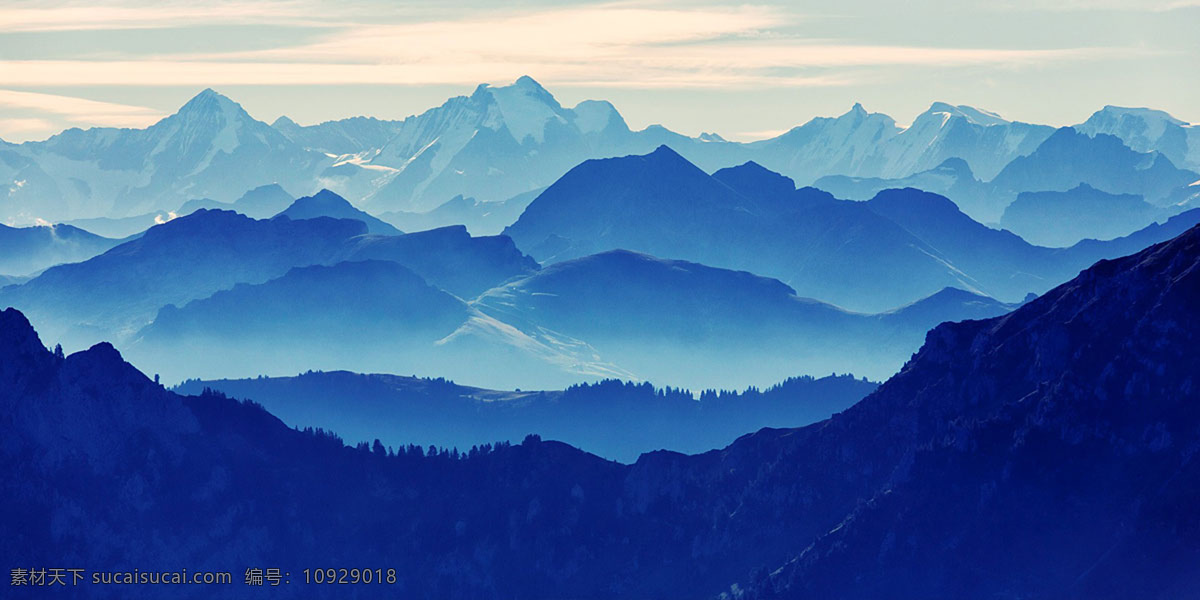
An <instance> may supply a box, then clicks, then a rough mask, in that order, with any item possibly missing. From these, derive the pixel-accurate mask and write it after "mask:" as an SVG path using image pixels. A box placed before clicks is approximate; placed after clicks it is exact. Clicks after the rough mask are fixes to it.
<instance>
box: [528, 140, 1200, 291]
mask: <svg viewBox="0 0 1200 600" xmlns="http://www.w3.org/2000/svg"><path fill="white" fill-rule="evenodd" d="M734 173H739V174H737V175H734ZM726 182H728V183H726ZM735 186H736V189H735ZM790 186H791V184H790V182H788V181H785V180H783V179H781V178H780V176H779V175H777V174H774V173H771V172H770V171H767V170H766V169H764V168H762V167H760V166H758V165H754V164H748V165H744V166H742V167H738V168H737V169H736V170H729V171H720V172H717V173H716V174H714V175H713V176H711V177H710V176H708V175H706V174H704V173H703V172H702V171H700V170H699V169H697V168H696V167H695V166H693V165H691V164H689V163H687V161H685V160H683V159H682V158H681V157H679V156H678V155H677V154H675V153H673V152H671V151H670V150H669V149H665V148H663V149H659V150H658V151H656V152H654V153H652V154H650V155H646V156H631V157H625V158H620V159H609V160H600V161H589V162H586V163H584V164H582V165H580V166H579V167H577V168H576V169H573V170H572V171H571V172H570V173H568V174H567V175H566V176H564V177H563V178H562V179H561V180H559V181H558V182H556V183H555V184H554V185H552V186H551V187H549V188H547V190H546V191H545V192H543V193H542V194H541V195H540V196H539V197H538V198H537V199H536V200H534V202H533V203H531V204H530V205H529V207H528V208H527V209H526V210H525V213H524V214H522V215H521V218H520V219H519V220H518V221H517V222H516V223H514V224H513V225H512V226H511V227H509V228H508V229H506V230H505V232H506V233H507V234H508V235H509V236H511V237H512V238H513V240H514V241H515V242H516V243H517V245H518V246H519V247H521V248H522V249H523V250H525V251H526V252H528V253H529V254H530V255H531V256H533V257H534V258H537V259H539V260H542V261H545V262H556V261H561V260H567V259H571V258H577V257H580V256H585V255H587V254H592V253H596V252H602V251H605V250H611V249H628V250H633V251H637V252H644V253H647V254H652V255H654V256H660V257H665V258H677V259H683V260H688V261H692V262H698V263H702V264H706V265H709V266H715V267H721V268H730V269H741V270H746V271H750V272H753V273H755V274H758V275H763V276H768V277H773V278H775V279H779V280H780V281H782V282H783V283H785V284H787V285H789V286H791V287H792V288H794V289H795V290H796V291H797V293H798V294H799V295H801V296H806V297H812V298H818V299H820V300H823V301H826V302H831V303H833V304H836V305H838V306H841V307H843V308H848V309H852V310H859V311H865V312H879V311H883V310H889V309H892V308H894V307H896V306H899V305H902V304H907V303H909V302H914V301H916V300H918V299H920V298H923V297H926V296H929V295H931V294H934V293H935V292H937V291H938V290H941V289H942V288H946V287H954V288H960V289H966V290H970V291H973V292H979V293H983V294H986V295H988V296H992V297H994V298H998V299H1000V300H1001V301H1005V302H1018V301H1020V300H1022V299H1023V298H1024V297H1025V296H1026V294H1028V293H1030V292H1033V293H1041V292H1044V291H1046V290H1048V289H1050V288H1051V287H1053V286H1054V285H1056V284H1057V283H1059V282H1062V281H1066V280H1067V279H1069V278H1070V277H1072V276H1073V275H1074V274H1075V273H1077V272H1078V271H1079V270H1080V269H1082V268H1084V267H1085V266H1087V265H1088V264H1091V263H1092V262H1094V261H1096V260H1098V259H1100V258H1110V257H1114V256H1120V255H1121V254H1122V253H1127V252H1132V251H1136V250H1138V249H1140V247H1144V245H1148V244H1150V243H1154V242H1157V241H1162V240H1163V239H1167V238H1169V237H1170V236H1169V235H1168V236H1166V237H1160V236H1159V234H1155V233H1150V234H1148V235H1147V236H1145V237H1142V238H1138V239H1139V240H1141V241H1142V242H1143V246H1139V247H1131V246H1130V245H1128V244H1126V243H1125V242H1117V241H1114V242H1113V243H1111V244H1109V245H1100V246H1090V245H1089V246H1085V247H1083V248H1079V249H1066V250H1056V249H1051V248H1040V247H1036V246H1033V245H1031V244H1029V243H1027V242H1025V241H1024V240H1022V239H1020V238H1019V237H1017V236H1016V235H1013V234H1011V233H1008V232H1003V231H999V230H995V229H990V228H988V227H985V226H983V225H981V224H979V223H978V222H976V221H973V220H972V219H971V218H970V217H968V216H967V215H965V214H963V213H962V212H961V211H960V210H959V209H958V207H957V206H955V204H954V203H953V202H951V201H949V200H947V199H946V198H944V197H941V196H937V195H935V194H928V193H925V192H921V191H919V190H911V189H910V190H892V191H886V192H881V193H880V194H879V195H878V196H879V197H878V198H877V200H872V201H871V202H866V203H863V202H852V201H839V200H835V199H834V198H833V197H832V196H829V195H828V194H825V193H823V192H820V191H817V190H813V189H811V188H806V189H801V190H791V191H790V192H788V191H787V190H788V188H789V187H790ZM1195 217H1196V215H1193V214H1188V215H1184V216H1182V217H1181V219H1180V220H1179V221H1178V222H1177V223H1176V225H1175V226H1173V228H1172V231H1174V232H1175V234H1178V233H1179V231H1181V229H1179V227H1184V228H1186V227H1187V226H1188V225H1189V223H1194V221H1191V219H1194V218H1195ZM1154 231H1157V230H1154ZM1160 233H1161V232H1160ZM901 274H902V275H901Z"/></svg>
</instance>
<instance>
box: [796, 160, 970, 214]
mask: <svg viewBox="0 0 1200 600" xmlns="http://www.w3.org/2000/svg"><path fill="white" fill-rule="evenodd" d="M813 187H816V188H819V189H822V190H825V191H827V192H829V193H831V194H833V195H834V196H836V197H838V198H842V199H844V200H870V199H871V198H874V197H875V195H876V194H878V193H879V192H882V191H884V190H889V189H903V188H914V189H918V190H922V191H926V192H933V193H935V194H938V195H941V196H945V197H947V198H950V199H952V200H954V204H956V205H957V206H958V207H959V209H961V210H962V211H963V212H964V213H966V214H968V215H970V216H971V217H972V218H973V219H976V220H978V221H980V222H989V221H988V218H989V217H991V218H994V216H993V214H992V213H993V212H994V211H993V210H992V207H991V206H990V202H989V199H988V189H987V186H986V185H985V184H984V183H983V182H981V181H979V180H978V179H976V178H975V174H974V173H973V172H972V171H971V167H970V165H968V164H967V162H966V161H964V160H963V159H961V158H948V159H946V160H945V162H943V163H942V164H940V165H938V166H936V167H934V168H932V169H930V170H928V171H921V172H919V173H913V174H912V175H909V176H908V177H901V178H897V179H887V178H883V177H849V176H846V175H826V176H825V177H822V178H820V179H818V180H816V181H815V182H814V183H813Z"/></svg>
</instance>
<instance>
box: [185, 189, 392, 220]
mask: <svg viewBox="0 0 1200 600" xmlns="http://www.w3.org/2000/svg"><path fill="white" fill-rule="evenodd" d="M294 200H295V199H294V198H293V197H292V195H291V194H289V193H287V190H284V189H283V188H282V187H280V186H279V184H277V183H271V184H267V185H261V186H258V187H256V188H254V189H252V190H249V191H247V192H246V193H245V194H242V196H241V197H240V198H238V199H237V200H234V201H233V202H217V201H216V200H209V199H207V198H206V199H202V200H188V201H187V202H185V203H184V204H183V206H180V207H179V210H177V211H175V216H176V217H182V216H186V215H190V214H192V213H194V212H196V211H197V210H200V209H201V208H205V209H209V210H215V209H219V210H232V211H234V212H238V213H241V214H243V215H246V216H247V217H250V218H252V219H269V218H271V217H273V216H275V215H277V214H279V213H281V212H283V211H284V210H286V209H287V208H288V207H289V206H291V205H292V202H293V201H294ZM343 211H344V209H343ZM344 212H346V213H347V214H350V211H344ZM364 214H365V213H364ZM325 216H333V215H325ZM172 218H174V217H172ZM335 218H340V217H335ZM345 218H353V217H349V216H347V217H345ZM358 220H360V221H363V222H366V221H365V220H364V219H358ZM368 225H369V224H368Z"/></svg>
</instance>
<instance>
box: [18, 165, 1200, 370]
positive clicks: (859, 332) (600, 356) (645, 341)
mask: <svg viewBox="0 0 1200 600" xmlns="http://www.w3.org/2000/svg"><path fill="white" fill-rule="evenodd" d="M282 193H283V192H282V191H281V190H280V189H279V188H278V187H266V188H259V189H258V190H256V191H255V192H254V193H252V194H249V195H247V196H246V197H247V198H250V197H264V198H269V202H268V203H275V202H279V203H281V202H282V201H283V200H284V198H285V196H281V195H280V194H282ZM239 202H242V201H241V200H239ZM293 217H294V218H293ZM1197 221H1200V210H1192V211H1188V212H1185V213H1182V214H1180V215H1177V216H1175V217H1173V218H1172V219H1171V220H1170V221H1168V222H1166V223H1164V224H1162V225H1158V224H1153V225H1150V226H1147V227H1146V228H1144V229H1142V230H1139V231H1137V232H1135V233H1133V234H1130V235H1129V236H1126V237H1123V238H1118V239H1115V240H1111V241H1107V242H1081V243H1079V244H1076V245H1074V246H1072V247H1069V248H1046V247H1040V246H1033V245H1031V244H1029V243H1027V242H1025V241H1024V240H1022V239H1021V238H1019V237H1017V236H1015V235H1013V234H1011V233H1009V232H1006V231H1000V230H995V229H990V228H988V227H986V226H984V225H981V224H979V223H978V222H976V221H974V220H972V219H971V218H970V217H968V216H967V215H965V214H963V212H962V211H960V210H959V209H958V208H957V207H956V206H955V204H954V203H953V202H952V201H950V200H949V199H947V198H945V197H942V196H938V195H936V194H931V193H927V192H921V191H919V190H912V189H906V190H885V191H883V192H880V193H878V194H877V195H876V197H875V198H873V199H871V200H869V201H866V202H857V201H843V200H837V199H835V198H834V197H833V196H831V195H829V194H828V193H825V192H822V191H820V190H816V189H814V188H801V189H796V187H795V184H794V183H793V182H792V180H791V179H789V178H787V177H785V176H783V175H781V174H778V173H774V172H772V171H770V170H768V169H766V168H764V167H762V166H760V165H758V164H756V163H753V162H749V163H746V164H743V165H741V166H738V167H732V168H727V169H722V170H720V171H717V172H716V173H714V174H713V175H708V174H707V173H705V172H703V171H702V170H700V169H699V168H698V167H696V166H695V165H692V164H691V163H689V162H688V161H687V160H686V159H684V158H683V157H681V156H680V155H679V154H677V153H675V152H674V151H672V150H671V149H669V148H667V147H661V148H659V149H658V150H656V151H655V152H653V153H650V154H648V155H644V156H629V157H623V158H615V159H604V160H595V161H588V162H585V163H583V164H581V165H580V166H578V167H576V168H575V169H572V170H571V171H570V172H569V173H568V174H567V175H565V176H564V177H562V178H561V179H560V180H559V181H558V182H556V183H555V184H554V185H552V186H550V187H549V188H547V189H546V190H545V191H544V192H542V193H541V194H539V195H538V196H537V198H535V199H534V200H533V201H532V202H531V203H530V204H529V206H528V207H527V208H526V210H525V211H524V212H523V213H522V214H521V216H520V218H519V219H518V220H517V221H516V222H515V223H514V224H513V225H512V226H510V227H509V228H507V229H506V231H505V234H504V235H499V236H471V235H470V233H469V232H468V231H467V230H466V228H465V227H463V226H461V225H460V226H454V227H446V228H439V229H432V230H427V231H418V232H416V233H410V234H400V233H399V231H398V230H397V229H395V228H394V227H392V226H390V225H387V224H386V223H384V222H383V221H380V220H378V219H376V218H375V217H373V216H371V215H369V214H367V213H365V212H363V211H361V210H359V209H357V208H355V207H353V206H352V205H351V204H350V203H349V202H347V201H346V200H345V199H343V198H341V197H340V196H338V195H337V194H336V193H334V192H331V191H328V190H324V191H321V192H319V193H318V194H316V195H314V196H312V197H306V198H301V199H299V200H296V201H295V202H294V203H293V204H292V205H291V207H290V208H288V209H286V210H284V211H283V212H282V213H281V214H280V215H278V216H276V217H273V218H271V219H266V220H255V219H250V218H248V217H245V216H243V215H239V214H237V213H234V212H230V211H223V210H214V209H199V210H197V211H195V212H193V213H191V214H189V215H186V216H182V217H177V218H174V219H172V220H170V221H168V222H166V223H163V224H160V225H156V226H154V227H152V228H151V229H149V230H148V231H146V232H145V233H144V234H142V235H140V236H137V237H135V238H133V239H131V240H129V241H127V242H125V243H123V244H121V245H119V246H116V247H115V248H112V249H111V250H109V251H108V252H105V253H104V254H102V255H100V256H96V257H95V258H91V259H89V260H86V261H83V262H80V263H77V264H67V265H60V266H55V267H52V268H49V269H47V270H46V271H45V272H44V273H41V274H40V275H39V276H38V277H35V278H33V279H32V280H30V281H28V282H26V283H24V284H22V285H18V286H9V287H8V288H6V289H3V290H0V301H2V302H5V303H7V304H11V305H13V306H17V307H20V308H21V309H22V310H25V311H26V312H27V313H28V314H29V316H30V318H31V319H33V320H34V321H35V322H37V323H38V324H39V327H40V328H41V329H42V330H43V331H44V332H45V333H46V334H47V335H48V336H50V339H54V340H55V341H56V342H58V343H62V344H63V345H64V346H66V347H67V348H68V349H77V348H84V347H87V346H88V345H90V344H93V343H95V342H97V341H99V340H102V339H113V340H116V341H117V342H119V343H121V344H122V345H124V346H126V347H127V350H128V352H129V353H130V356H131V358H132V359H133V361H134V362H135V364H137V365H139V366H140V367H142V368H144V369H146V370H147V371H149V372H154V373H158V374H160V375H162V376H164V377H166V378H167V380H169V381H179V380H182V379H185V378H190V377H204V378H208V379H215V378H229V377H248V376H253V375H257V374H272V375H286V374H291V373H295V372H298V371H303V370H305V369H313V368H316V369H325V370H334V369H346V370H352V371H376V372H399V373H411V374H420V375H423V376H429V377H435V376H444V377H452V378H454V379H456V380H459V381H463V382H465V383H468V384H470V385H478V386H484V387H492V388H508V389H511V388H516V387H524V388H530V387H535V388H553V387H565V386H567V385H569V384H571V383H575V382H578V381H581V380H582V381H594V380H599V379H604V378H610V377H617V378H630V379H637V380H651V381H656V382H661V383H664V384H671V385H684V386H687V387H691V388H726V389H732V388H745V387H747V386H750V385H759V386H763V385H768V384H770V383H772V382H777V381H780V380H782V379H784V378H787V377H790V376H793V375H796V374H810V375H815V374H823V373H829V372H855V373H858V374H860V375H865V376H868V377H871V378H875V379H882V378H885V377H887V376H888V375H890V374H891V373H894V372H895V371H896V369H898V368H899V367H900V366H901V364H902V363H903V361H904V359H905V358H906V357H907V356H909V354H911V352H912V351H913V350H914V349H915V348H916V347H917V346H918V345H919V343H920V340H921V339H922V336H923V334H924V332H925V331H926V330H928V329H929V328H931V327H933V326H934V325H936V324H938V323H940V322H942V321H957V320H962V319H976V318H986V317H991V316H996V315H999V314H1002V313H1004V312H1007V311H1009V310H1011V309H1012V308H1013V307H1014V306H1016V305H1017V304H1018V303H1020V302H1023V301H1025V300H1027V298H1028V297H1029V296H1030V294H1033V295H1036V294H1039V293H1042V292H1044V291H1046V290H1047V289H1049V288H1051V287H1053V286H1054V285H1056V284H1057V283H1058V282H1061V281H1065V280H1067V279H1069V278H1070V277H1072V276H1073V275H1074V274H1075V273H1077V272H1078V270H1079V269H1081V268H1083V267H1084V266H1086V265H1088V264H1090V263H1092V262H1094V261H1096V260H1099V259H1102V258H1107V257H1113V256H1119V255H1121V254H1125V253H1129V252H1134V251H1137V250H1139V249H1141V248H1144V247H1145V246H1147V245H1149V244H1152V243H1155V242H1158V241H1161V240H1164V239H1168V238H1169V237H1170V236H1172V235H1177V234H1178V233H1180V232H1181V231H1183V230H1184V229H1186V228H1187V227H1189V226H1191V225H1193V224H1195V223H1196V222H1197ZM662 223H670V224H671V226H670V227H665V228H664V227H661V226H660V224H662ZM372 227H374V228H375V229H374V231H375V232H376V233H372V229H371V228H372ZM526 253H528V254H526ZM81 258H82V257H81ZM535 259H536V260H535ZM362 261H383V262H384V263H387V264H375V263H372V264H370V265H364V264H359V263H361V262H362ZM537 261H541V262H542V263H543V264H544V265H545V266H546V268H542V265H539V263H538V262H537ZM309 267H321V268H312V269H310V268H309ZM739 271H742V272H739ZM401 273H404V275H401ZM899 273H903V274H904V275H903V276H898V275H897V274H899ZM410 275H411V277H410ZM14 283H15V282H14ZM427 289H428V290H434V291H436V292H437V293H433V292H429V293H426V292H424V291H422V290H427ZM85 294H86V295H87V297H88V298H89V301H88V302H86V303H82V302H79V301H78V298H80V297H82V295H85ZM410 295H411V299H412V300H413V302H415V303H409V304H405V303H404V302H403V301H402V300H404V299H406V298H409V297H410ZM376 296H378V297H376ZM382 298H389V299H391V300H389V301H387V302H384V301H381V299H382ZM401 306H405V307H407V308H404V309H403V310H400V309H399V308H398V307H401ZM898 307H901V308H898ZM398 310H399V312H398V313H397V312H396V311H398ZM435 314H437V315H444V316H445V318H444V319H441V320H438V321H437V322H438V323H439V325H438V327H434V328H424V329H421V328H416V329H413V328H412V327H409V325H415V324H416V323H418V322H420V321H421V320H422V319H423V318H424V317H422V315H435ZM333 315H337V316H336V318H335V317H334V316H333ZM449 315H454V316H453V317H451V316H449ZM395 319H399V320H396V321H395V322H394V323H392V324H391V325H387V326H382V325H381V326H378V327H373V326H372V325H371V324H372V323H373V322H375V323H385V322H388V323H391V321H392V320H395ZM409 321H412V322H409ZM300 323H304V324H303V325H300ZM339 323H344V324H345V327H343V326H341V325H339ZM349 331H354V332H357V333H355V334H354V335H352V336H351V335H348V334H347V332H349ZM248 332H256V333H255V334H254V335H249V334H248ZM339 336H341V337H342V338H343V343H341V345H339V344H338V343H334V341H333V340H337V339H338V337H339ZM346 344H351V345H354V348H353V349H352V348H351V347H349V346H347V347H343V346H345V345H346ZM276 347H285V348H288V352H275V351H273V350H272V348H276ZM172 351H173V352H172ZM172 354H174V355H175V356H177V357H181V358H182V359H183V360H167V357H169V356H172Z"/></svg>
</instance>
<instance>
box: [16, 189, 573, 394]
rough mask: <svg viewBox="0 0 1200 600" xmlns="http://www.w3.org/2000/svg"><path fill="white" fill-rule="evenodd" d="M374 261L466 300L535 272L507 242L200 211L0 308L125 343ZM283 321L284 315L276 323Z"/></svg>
mask: <svg viewBox="0 0 1200 600" xmlns="http://www.w3.org/2000/svg"><path fill="white" fill-rule="evenodd" d="M368 259H378V260H386V261H390V262H394V263H399V264H401V265H404V267H406V268H408V269H410V270H412V271H413V272H415V273H417V274H418V275H419V276H420V277H421V278H422V279H423V280H425V281H427V282H429V283H430V284H431V285H433V286H436V287H438V288H440V289H442V290H446V291H447V292H449V293H450V294H454V295H457V296H459V297H460V298H465V299H470V298H473V297H475V296H476V295H478V294H479V293H481V292H482V291H484V290H487V289H489V288H492V287H494V286H496V285H498V284H501V283H503V282H505V281H507V280H509V279H511V278H513V277H517V276H523V275H527V274H529V273H531V272H533V271H535V270H536V269H537V267H538V265H537V263H536V262H534V261H533V260H532V259H530V258H528V257H526V256H524V255H523V254H521V253H520V251H518V250H517V249H516V247H515V246H514V245H513V243H512V241H511V240H509V239H508V238H502V237H495V238H488V237H483V238H473V237H471V236H470V235H468V234H467V233H466V231H465V230H464V229H463V228H461V227H458V228H448V229H442V230H434V231H428V232H420V233H417V234H412V235H395V236H378V235H366V225H365V224H364V223H363V222H362V221H359V220H349V219H331V218H328V217H318V218H313V219H300V220H292V219H289V218H288V217H286V216H280V217H276V218H273V219H270V220H254V219H250V218H248V217H245V216H243V215H239V214H237V213H234V212H230V211H208V210H201V211H198V212H196V213H193V214H191V215H188V216H184V217H179V218H177V219H174V220H172V221H169V222H167V223H165V224H162V225H158V226H155V227H153V228H151V229H150V230H148V231H147V232H146V233H145V234H144V235H142V236H141V237H139V238H137V239H134V240H131V241H129V242H126V243H124V244H121V245H120V246H117V247H115V248H113V249H112V250H110V251H108V252H106V253H104V254H101V255H99V256H97V257H95V258H93V259H91V260H88V261H85V262H82V263H78V264H72V265H63V266H58V267H53V268H51V269H48V270H47V271H45V272H44V273H42V274H41V275H40V276H38V277H36V278H34V279H33V280H30V281H29V282H27V283H25V284H24V285H21V286H17V287H11V288H8V289H5V290H3V291H2V292H0V303H6V304H8V305H13V306H18V307H21V308H22V309H23V310H25V311H27V312H28V313H29V314H30V317H31V318H33V319H35V320H36V321H37V322H38V323H39V324H40V326H41V327H42V328H43V329H44V330H45V331H46V332H47V335H49V336H52V337H51V338H50V339H54V340H55V341H56V342H62V343H63V344H64V345H65V346H66V347H68V348H73V347H76V348H77V347H81V346H86V345H87V344H91V343H94V342H96V341H97V340H98V339H104V338H109V339H120V340H122V341H124V340H128V339H130V338H131V337H132V336H133V334H135V333H136V332H137V331H138V330H140V329H141V328H142V327H143V326H145V325H146V324H148V323H150V322H151V321H152V320H153V319H154V317H155V315H156V314H157V313H158V312H159V309H161V308H162V307H164V306H167V305H169V304H174V305H176V306H179V307H182V306H183V305H185V304H186V303H188V302H190V301H192V300H199V299H203V298H207V297H208V296H211V295H212V294H214V293H215V292H218V291H220V290H226V289H229V288H231V287H233V286H235V285H236V284H251V285H253V284H260V283H264V282H267V281H269V280H272V279H276V278H278V277H280V276H283V275H284V274H285V273H287V272H288V271H289V270H290V269H292V268H293V267H304V266H309V265H331V264H336V263H339V262H343V261H348V260H349V261H361V260H368ZM360 283H361V285H360V286H358V287H359V288H361V289H347V290H344V291H345V292H346V293H366V292H365V291H364V290H365V289H366V288H370V287H371V286H372V285H373V284H372V282H371V280H370V279H369V278H368V279H364V280H363V281H361V282H360ZM80 298H87V301H86V302H81V301H80ZM235 312H236V311H235ZM232 315H233V313H230V316H232ZM287 320H288V319H287V317H286V316H285V315H282V314H281V315H279V316H278V317H277V318H276V319H274V321H275V323H273V324H275V325H284V324H286V322H287ZM264 326H265V325H264ZM247 329H248V328H247ZM164 356H165V355H157V356H152V357H151V359H152V360H150V361H147V362H141V363H139V364H144V365H147V368H150V367H154V368H156V369H158V370H160V371H161V372H164V373H165V372H167V371H168V370H169V369H168V368H165V367H163V366H160V365H159V363H158V362H155V361H158V360H163V361H164V362H167V361H166V360H165V358H164ZM523 357H524V355H522V359H524V358H523ZM173 364H174V366H179V367H182V366H183V364H182V363H173ZM246 364H249V363H246ZM301 366H303V365H294V364H293V365H292V366H290V367H289V370H295V369H298V368H300V367H301ZM556 372H557V371H556ZM190 374H191V373H188V372H183V373H180V374H179V375H180V378H182V377H183V376H187V375H190ZM577 379H578V378H577V377H576V378H574V379H573V380H577ZM573 380H572V381H573ZM556 381H561V380H556Z"/></svg>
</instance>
